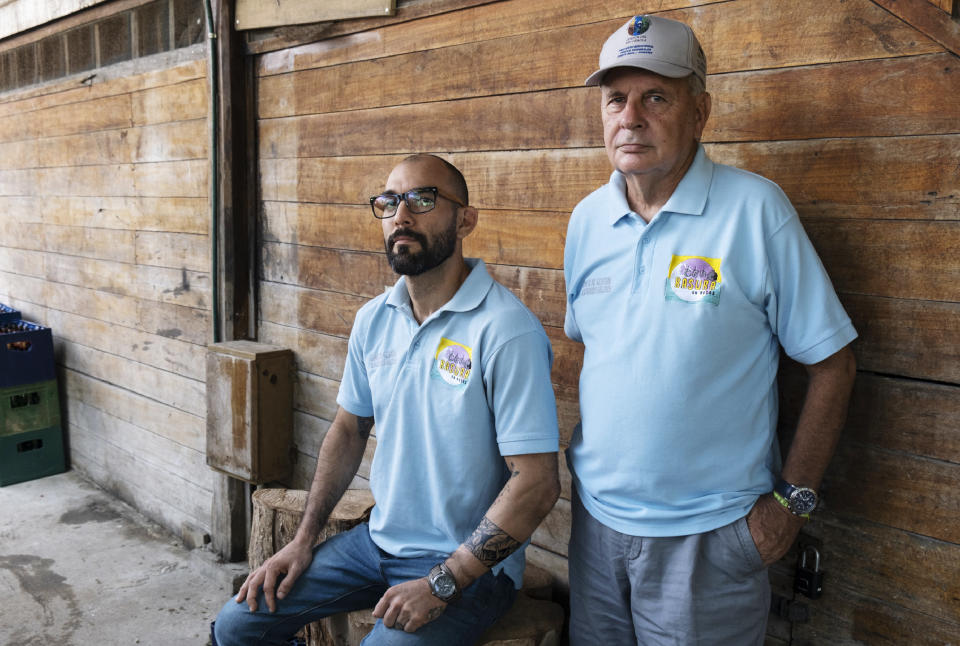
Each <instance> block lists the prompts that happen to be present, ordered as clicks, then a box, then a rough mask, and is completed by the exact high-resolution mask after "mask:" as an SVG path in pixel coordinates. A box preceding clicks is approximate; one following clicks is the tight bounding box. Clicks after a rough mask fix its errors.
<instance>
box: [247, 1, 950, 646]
mask: <svg viewBox="0 0 960 646" xmlns="http://www.w3.org/2000/svg"><path fill="white" fill-rule="evenodd" d="M923 1H924V0H916V2H923ZM422 4H423V3H421V5H422ZM429 4H430V5H431V6H434V7H436V8H437V9H436V11H437V13H436V15H426V16H423V17H418V19H416V20H409V19H407V18H405V16H407V15H413V14H412V13H410V12H406V11H405V9H406V7H405V6H404V3H400V5H399V6H398V12H397V16H396V18H395V19H394V21H393V22H390V21H380V22H378V23H376V24H374V25H373V26H372V27H370V28H369V29H367V30H366V31H361V32H358V33H344V32H348V31H349V29H348V28H346V27H343V28H342V29H341V31H340V32H338V33H342V34H343V35H339V36H336V37H330V38H327V39H326V40H322V41H320V42H315V43H311V44H306V45H301V46H296V47H292V46H291V47H288V48H287V49H282V50H279V51H274V52H270V53H264V54H262V55H260V56H259V57H258V80H259V94H258V101H259V133H258V134H259V138H260V140H259V149H260V155H261V159H260V173H261V187H260V188H261V192H262V198H263V202H262V255H261V257H262V268H261V269H262V272H261V275H262V278H261V283H260V288H261V296H262V302H261V313H260V328H259V329H260V340H261V341H265V342H269V343H276V344H279V345H283V346H288V347H292V348H295V349H296V350H297V353H298V361H299V390H298V395H297V399H296V406H297V411H296V441H297V444H298V446H299V450H300V460H299V461H298V471H297V475H296V476H295V478H294V482H293V483H292V484H293V485H294V486H298V487H304V488H306V487H307V486H308V485H309V474H311V473H312V471H313V468H314V464H315V456H316V451H317V447H318V446H319V443H320V439H321V438H322V435H323V433H324V431H325V430H326V428H327V427H328V425H329V420H330V419H332V415H333V413H334V411H335V407H336V402H335V396H336V391H337V386H338V380H339V379H340V378H341V371H342V367H343V360H344V355H345V351H346V345H347V336H348V334H349V330H350V326H351V323H352V320H353V316H354V314H355V312H356V310H357V308H358V307H360V305H361V304H362V303H363V302H365V301H366V300H367V299H369V298H371V297H373V296H375V295H376V294H378V293H380V292H381V291H382V289H383V286H384V285H386V284H391V283H392V282H393V280H394V277H393V275H392V274H391V272H390V270H389V268H388V267H387V265H386V262H385V260H384V257H383V254H382V241H381V237H380V235H381V234H380V229H379V226H378V225H377V223H376V222H375V221H373V219H372V217H371V216H370V214H369V212H368V207H367V206H365V202H366V197H367V196H369V195H371V194H374V193H375V192H377V191H379V190H380V189H381V187H382V183H383V181H384V179H385V178H386V175H387V174H388V172H389V170H390V169H391V167H392V166H393V165H394V164H395V163H396V162H397V161H399V160H400V159H402V158H403V157H404V156H405V155H407V154H409V153H414V152H421V151H424V152H435V153H440V154H443V155H446V156H447V157H448V158H449V159H450V160H451V161H453V162H454V163H455V164H457V165H458V166H459V167H460V168H461V169H462V170H463V171H464V173H465V175H466V177H467V181H468V183H469V185H470V189H471V197H472V201H473V203H474V204H475V205H476V206H478V207H479V209H480V225H479V227H478V229H477V231H476V233H475V234H474V235H473V236H472V237H471V238H469V239H468V244H467V252H468V253H469V254H471V255H475V256H480V257H482V258H484V259H485V260H486V261H487V263H488V264H489V265H490V266H491V267H492V270H493V273H494V274H495V276H496V277H497V278H498V279H499V280H501V281H502V282H503V283H505V284H506V285H507V286H509V287H510V288H511V289H513V290H514V291H515V292H516V293H517V294H518V295H519V296H520V297H521V298H522V299H523V300H524V301H525V302H526V303H527V304H528V305H529V306H530V307H531V309H532V310H533V311H534V312H535V313H536V314H537V315H538V316H539V317H540V318H541V320H542V321H543V323H544V325H545V326H546V329H547V330H548V333H549V335H550V337H551V339H552V341H553V344H554V351H555V354H556V362H555V367H554V373H553V378H554V382H555V388H556V393H557V400H558V405H559V409H560V413H561V426H562V433H563V437H564V438H565V439H566V438H568V437H569V434H570V431H571V429H572V427H573V425H574V423H575V421H576V418H577V403H576V402H577V376H578V372H579V367H580V361H581V349H580V348H579V347H578V346H577V345H576V344H573V343H571V342H570V341H569V340H567V339H566V338H565V337H564V335H563V332H562V321H563V314H564V286H563V276H562V271H561V266H562V250H563V243H564V234H565V227H566V223H567V218H568V214H569V212H570V210H571V209H572V208H573V206H574V205H575V204H576V203H577V201H578V200H579V199H580V198H582V197H583V196H584V195H586V194H587V193H588V192H589V191H591V190H592V189H594V188H596V187H597V186H599V185H600V184H602V183H604V182H605V181H606V179H607V177H608V174H609V172H610V169H609V166H608V162H607V159H606V156H605V153H604V151H603V148H602V135H601V129H600V119H599V111H598V108H599V99H598V94H597V91H596V90H595V89H586V88H583V87H582V82H583V79H584V78H585V77H586V76H587V75H588V74H589V73H590V72H592V71H593V69H594V67H595V64H596V57H597V54H598V51H599V48H600V45H601V44H602V42H603V41H604V39H605V38H606V37H607V35H608V34H609V33H610V32H612V31H613V30H614V29H615V28H616V27H618V26H619V25H621V24H622V23H623V22H625V21H626V19H627V18H628V17H629V16H631V15H633V14H634V13H643V12H660V13H662V14H663V15H667V16H670V17H674V18H678V19H680V20H683V21H685V22H688V23H689V24H691V25H692V26H693V27H694V29H695V30H696V31H697V33H698V34H699V36H700V38H701V41H702V43H703V45H704V48H705V50H706V52H707V57H708V70H709V73H710V77H709V80H708V89H709V90H710V91H711V92H712V94H713V97H714V101H713V106H714V108H713V115H712V116H711V118H710V121H709V123H708V125H707V130H706V133H705V142H706V144H707V148H708V150H709V153H710V154H711V155H712V157H713V158H714V159H715V160H717V161H720V162H726V163H731V164H735V165H738V166H741V167H744V168H747V169H749V170H752V171H756V172H758V173H761V174H763V175H766V176H767V177H769V178H771V179H773V180H774V181H776V182H778V183H779V184H780V185H781V186H783V188H784V189H785V190H786V192H787V193H788V194H789V196H790V197H791V199H792V200H793V202H794V203H795V204H796V206H797V208H798V210H799V211H800V214H801V217H802V218H803V221H804V223H805V226H806V228H807V230H808V232H809V234H810V236H811V238H812V239H813V241H814V244H815V246H816V247H817V249H818V250H819V252H820V254H821V255H822V258H823V260H824V262H825V264H826V265H827V268H828V270H829V271H830V274H831V276H832V279H833V281H834V284H835V285H836V287H837V289H838V291H839V292H840V295H841V299H842V300H843V302H844V304H845V305H846V307H847V308H848V311H849V312H850V314H851V316H852V318H853V319H854V322H855V324H856V326H857V328H858V330H859V332H860V339H859V340H858V341H857V342H856V344H855V351H856V354H857V358H858V361H859V369H860V376H859V379H858V383H857V387H856V392H855V395H854V400H853V404H852V410H851V414H850V421H849V423H848V428H847V431H846V434H845V436H844V439H843V441H842V443H841V446H840V449H839V451H838V455H837V457H836V459H835V460H834V461H833V464H832V466H831V468H830V472H829V476H828V479H827V482H826V484H825V502H824V510H823V511H822V512H821V513H819V514H818V515H817V519H816V521H815V522H813V523H811V524H810V525H809V526H808V528H807V530H806V532H807V533H808V534H809V535H810V536H813V537H815V538H818V539H820V540H822V544H823V550H824V559H823V562H824V567H825V569H826V570H828V571H829V575H828V578H827V585H826V588H825V592H824V597H823V599H822V600H821V601H817V602H809V603H808V606H809V608H810V610H811V613H812V618H811V620H810V621H809V622H808V623H805V624H799V623H798V624H794V625H793V626H792V627H791V625H790V624H787V623H786V622H785V621H778V620H772V621H771V624H770V631H769V632H770V637H769V641H770V643H771V644H785V643H794V644H831V645H834V644H859V643H875V644H903V643H911V644H943V643H946V642H948V641H950V640H951V639H953V638H955V637H956V635H957V634H958V631H960V587H958V583H957V582H958V581H960V520H958V519H960V498H958V495H957V493H956V483H957V482H958V481H960V434H958V428H957V419H958V413H960V410H958V408H957V401H958V395H960V390H958V384H960V361H958V359H960V344H958V338H960V268H958V264H957V262H956V257H955V256H956V249H958V248H960V222H958V205H960V170H958V169H960V134H957V133H958V130H957V124H958V123H960V102H958V101H957V100H956V97H957V96H958V95H960V66H958V61H957V57H956V55H955V53H951V52H950V51H949V50H948V49H946V48H945V47H944V45H942V44H940V42H941V41H935V40H933V39H931V38H928V37H927V36H925V35H924V33H921V31H919V30H918V29H915V28H913V27H911V26H910V25H909V24H907V23H906V22H905V21H904V20H902V19H900V18H898V17H897V16H896V15H894V14H893V13H891V12H889V11H887V10H886V9H884V8H882V7H881V6H878V4H877V3H875V2H871V1H870V0H848V1H846V2H841V3H838V2H835V1H834V0H806V1H805V2H802V3H797V2H794V1H793V0H776V1H775V0H732V1H727V2H712V1H709V0H701V1H680V0H656V1H654V0H650V1H644V0H630V1H625V0H509V1H502V2H463V1H462V0H460V1H457V2H454V1H453V0H451V2H449V3H447V5H444V3H442V2H433V3H429ZM901 4H902V3H901ZM907 4H909V3H907ZM444 6H446V7H447V8H448V9H450V11H447V12H446V13H443V12H442V10H443V8H444ZM927 6H929V5H927ZM422 14H423V11H422V6H421V7H420V13H418V14H417V15H418V16H422ZM936 19H940V18H939V17H937V18H936ZM942 19H943V20H944V21H948V20H949V19H948V17H947V16H946V14H943V16H942ZM943 29H944V31H945V32H946V33H955V29H954V31H953V32H951V31H950V30H951V29H953V27H951V26H950V25H949V24H947V25H945V26H944V27H943ZM954 51H955V50H954ZM783 373H784V375H783V379H782V382H783V390H784V399H785V403H784V415H783V418H784V425H783V426H784V431H783V436H784V439H787V438H788V436H789V430H788V429H789V427H790V420H791V419H793V418H795V414H796V408H797V407H798V405H799V403H798V400H799V397H800V393H801V392H802V387H803V384H802V376H800V375H798V374H797V373H798V371H797V370H796V368H795V367H791V366H785V367H784V369H783ZM366 468H367V467H364V469H366ZM365 473H366V471H362V473H361V475H364V474H365ZM564 473H565V477H564V479H563V480H564V482H563V486H564V488H563V497H562V499H561V501H560V502H559V503H558V505H557V507H556V509H555V510H554V512H553V513H552V514H551V516H550V517H549V519H548V520H547V522H546V523H545V524H544V525H543V526H542V527H541V528H540V529H539V530H538V531H537V533H536V535H535V540H534V543H535V545H534V546H533V547H531V549H530V554H531V558H532V559H533V560H534V561H536V562H539V563H541V564H545V565H546V566H547V567H549V568H550V569H551V570H552V571H553V572H554V574H555V575H556V576H557V578H558V579H559V580H560V581H561V583H562V582H563V581H564V580H565V577H566V569H565V568H566V563H565V553H566V539H567V535H568V531H569V475H567V474H566V471H564ZM361 483H362V482H361ZM791 570H792V561H790V560H789V559H785V560H784V562H783V563H782V564H781V565H780V566H778V568H776V569H775V570H774V572H773V579H774V581H775V583H776V587H777V590H778V591H779V592H782V593H786V594H790V591H789V582H788V578H789V577H788V574H789V572H790V571H791ZM951 635H952V636H953V637H950V636H951Z"/></svg>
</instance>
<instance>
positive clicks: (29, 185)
mask: <svg viewBox="0 0 960 646" xmlns="http://www.w3.org/2000/svg"><path fill="white" fill-rule="evenodd" d="M208 176H209V162H207V160H205V159H204V160H186V161H173V162H152V163H145V164H119V165H94V166H72V167H70V166H67V167H55V168H38V169H15V170H2V171H0V192H2V193H3V194H6V195H9V196H38V197H42V196H55V197H159V198H163V197H205V196H206V195H207V189H208V184H207V182H208V179H207V178H208Z"/></svg>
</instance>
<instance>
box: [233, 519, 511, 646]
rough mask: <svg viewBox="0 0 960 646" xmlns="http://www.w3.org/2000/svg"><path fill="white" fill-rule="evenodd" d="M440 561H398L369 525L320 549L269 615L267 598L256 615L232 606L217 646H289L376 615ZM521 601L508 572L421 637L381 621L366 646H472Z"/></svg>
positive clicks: (488, 579) (477, 585)
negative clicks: (327, 626)
mask: <svg viewBox="0 0 960 646" xmlns="http://www.w3.org/2000/svg"><path fill="white" fill-rule="evenodd" d="M440 560H442V559H440V558H439V557H437V556H427V557H419V558H398V557H396V556H391V555H390V554H387V553H386V552H384V551H383V550H381V549H380V548H379V547H377V546H376V544H375V543H374V542H373V540H371V538H370V532H369V530H368V528H367V525H366V524H362V525H358V526H357V527H355V528H353V529H352V530H350V531H349V532H345V533H343V534H337V535H336V536H333V537H331V538H329V539H328V540H326V541H324V542H323V543H322V544H320V545H318V546H317V547H316V548H314V551H313V562H312V563H311V564H310V567H309V568H308V569H307V570H306V571H305V572H304V573H303V574H301V575H300V576H299V577H298V578H297V580H296V582H295V583H294V585H293V588H292V589H291V590H290V593H289V594H288V595H287V596H286V598H284V599H278V600H277V610H276V612H273V613H271V612H270V611H269V610H268V609H267V603H266V600H265V599H264V596H263V591H262V590H261V591H260V592H259V596H258V598H257V611H256V612H250V609H249V607H248V606H247V604H246V603H245V602H244V603H237V602H236V600H235V599H230V600H229V601H227V603H226V605H225V606H224V607H223V609H222V610H221V611H220V614H219V615H218V616H217V620H216V622H215V624H214V636H215V639H216V645H217V646H286V644H288V643H289V641H290V639H291V638H292V637H293V635H294V634H295V633H296V632H297V631H298V630H300V628H302V627H303V626H305V625H307V624H308V623H310V622H313V621H317V620H318V619H322V618H324V617H328V616H330V615H334V614H337V613H341V612H349V611H351V610H360V609H363V608H373V607H374V606H375V605H376V604H377V601H379V600H380V597H382V596H383V594H384V593H385V592H386V591H387V589H388V588H390V587H392V586H394V585H397V584H399V583H403V582H405V581H411V580H413V579H419V578H421V577H424V576H426V575H427V573H428V572H429V571H430V568H431V567H433V566H434V565H436V564H437V563H438V562H439V561H440ZM515 597H516V589H515V587H514V584H513V581H512V580H511V579H510V577H508V576H507V575H506V574H503V573H502V572H501V573H500V574H499V575H498V576H494V575H493V574H492V573H490V572H487V573H486V574H485V575H484V576H482V577H480V578H479V579H477V580H476V581H474V582H473V584H472V585H470V586H469V587H467V589H466V590H464V591H463V596H462V597H461V598H460V599H459V600H458V601H456V602H454V603H451V604H448V605H447V608H446V610H444V612H443V614H442V615H440V617H439V618H437V619H435V620H433V621H431V622H429V623H428V624H426V625H424V626H422V627H421V628H420V629H419V630H417V631H416V632H415V633H405V632H403V631H401V630H395V629H390V628H387V627H386V626H384V625H383V622H382V621H380V620H378V621H377V623H376V625H375V626H374V628H373V631H372V632H371V633H370V634H369V635H367V637H366V639H364V640H363V643H364V644H371V645H372V644H378V645H379V644H389V645H391V646H392V645H401V644H403V645H413V644H416V645H418V646H421V645H432V644H436V645H438V646H441V645H442V646H448V645H454V644H465V645H469V644H472V643H473V642H474V641H475V640H476V639H478V638H479V637H480V635H481V634H483V631H484V630H486V629H487V627H489V626H490V625H491V624H493V622H494V621H496V620H497V618H498V617H500V615H502V614H503V613H504V612H506V611H507V610H508V609H509V608H510V606H511V605H512V604H513V601H514V599H515Z"/></svg>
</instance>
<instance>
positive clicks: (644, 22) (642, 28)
mask: <svg viewBox="0 0 960 646" xmlns="http://www.w3.org/2000/svg"><path fill="white" fill-rule="evenodd" d="M648 29H650V19H649V18H647V17H646V16H634V17H633V22H631V23H630V24H629V25H627V33H628V34H630V35H631V36H639V35H640V34H642V33H644V32H646V31H647V30H648Z"/></svg>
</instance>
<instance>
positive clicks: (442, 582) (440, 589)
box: [433, 574, 457, 598]
mask: <svg viewBox="0 0 960 646" xmlns="http://www.w3.org/2000/svg"><path fill="white" fill-rule="evenodd" d="M433 589H434V591H435V592H436V593H437V596H438V597H441V598H445V597H450V596H453V593H455V592H456V591H457V583H456V581H454V580H453V577H451V576H448V575H446V574H440V575H438V576H437V577H436V578H435V579H434V580H433Z"/></svg>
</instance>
